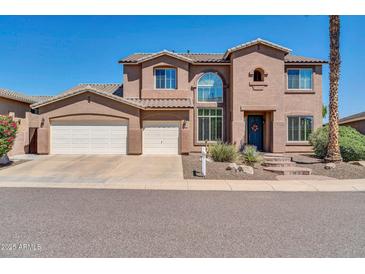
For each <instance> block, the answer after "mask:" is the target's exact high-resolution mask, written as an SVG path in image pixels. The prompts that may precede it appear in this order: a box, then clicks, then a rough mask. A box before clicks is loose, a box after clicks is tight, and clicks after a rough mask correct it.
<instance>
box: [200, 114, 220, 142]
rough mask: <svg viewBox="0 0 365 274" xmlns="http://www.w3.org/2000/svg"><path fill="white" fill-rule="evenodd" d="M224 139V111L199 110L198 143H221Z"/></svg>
mask: <svg viewBox="0 0 365 274" xmlns="http://www.w3.org/2000/svg"><path fill="white" fill-rule="evenodd" d="M222 138H223V110H222V109H221V108H199V109H198V141H202V142H204V141H220V140H222Z"/></svg>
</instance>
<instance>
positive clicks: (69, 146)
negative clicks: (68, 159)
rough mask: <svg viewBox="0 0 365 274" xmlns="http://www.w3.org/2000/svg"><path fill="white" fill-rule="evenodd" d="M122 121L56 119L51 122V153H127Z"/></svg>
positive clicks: (124, 124) (125, 135) (125, 125)
mask: <svg viewBox="0 0 365 274" xmlns="http://www.w3.org/2000/svg"><path fill="white" fill-rule="evenodd" d="M127 135H128V123H127V122H124V121H112V122H110V121H100V122H91V121H87V122H85V121H78V122H77V121H72V122H70V121H67V122H66V121H64V122H61V121H58V122H53V123H52V124H51V154H127Z"/></svg>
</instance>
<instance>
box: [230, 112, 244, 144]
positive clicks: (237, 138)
mask: <svg viewBox="0 0 365 274" xmlns="http://www.w3.org/2000/svg"><path fill="white" fill-rule="evenodd" d="M239 114H240V115H237V116H236V117H233V121H232V143H233V144H235V145H236V147H237V148H238V149H241V148H242V146H243V145H244V142H245V138H244V136H245V120H244V112H243V111H240V112H239Z"/></svg>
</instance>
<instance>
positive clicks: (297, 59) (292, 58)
mask: <svg viewBox="0 0 365 274" xmlns="http://www.w3.org/2000/svg"><path fill="white" fill-rule="evenodd" d="M284 60H285V63H321V64H326V63H328V62H327V61H326V60H323V59H322V60H321V59H316V58H311V57H304V56H296V55H286V56H285V58H284Z"/></svg>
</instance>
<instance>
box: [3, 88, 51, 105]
mask: <svg viewBox="0 0 365 274" xmlns="http://www.w3.org/2000/svg"><path fill="white" fill-rule="evenodd" d="M0 97H4V98H7V99H11V100H14V101H19V102H23V103H28V104H33V103H36V102H39V101H42V100H45V99H49V98H51V97H52V96H31V95H26V94H24V93H20V92H15V91H13V90H9V89H4V88H0Z"/></svg>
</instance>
